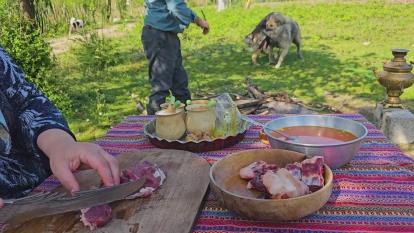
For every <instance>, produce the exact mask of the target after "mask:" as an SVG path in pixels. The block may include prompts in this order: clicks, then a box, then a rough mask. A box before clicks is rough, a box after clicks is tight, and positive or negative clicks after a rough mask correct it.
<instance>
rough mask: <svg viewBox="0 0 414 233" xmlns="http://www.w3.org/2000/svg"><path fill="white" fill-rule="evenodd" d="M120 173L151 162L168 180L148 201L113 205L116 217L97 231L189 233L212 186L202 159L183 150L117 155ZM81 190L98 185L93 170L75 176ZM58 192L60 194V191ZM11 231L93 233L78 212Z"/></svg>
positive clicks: (207, 165) (98, 181)
mask: <svg viewBox="0 0 414 233" xmlns="http://www.w3.org/2000/svg"><path fill="white" fill-rule="evenodd" d="M117 159H118V160H119V162H120V167H121V169H125V168H128V167H130V166H132V165H133V164H135V163H137V162H143V161H149V162H152V163H155V164H157V165H158V166H160V167H161V168H162V170H163V171H165V173H166V175H167V179H166V180H165V183H164V184H163V185H162V186H161V188H160V189H158V190H157V191H155V193H154V194H153V195H152V196H151V197H148V198H137V199H135V200H123V201H118V202H114V203H112V204H111V206H112V208H113V218H112V220H111V221H110V222H109V223H108V224H107V225H106V226H104V227H102V228H99V229H98V230H96V231H95V232H111V233H112V232H128V233H135V232H139V233H157V232H160V233H161V232H169V233H186V232H191V229H192V226H193V223H194V221H195V220H196V218H197V214H198V211H199V209H200V206H201V204H202V202H203V198H204V196H205V194H206V191H207V189H208V184H209V177H208V173H209V168H210V166H209V164H208V163H207V161H206V160H204V159H203V158H201V157H199V156H197V155H195V154H193V153H190V152H187V151H179V150H155V151H154V150H153V151H139V152H133V153H128V154H124V155H120V156H117ZM76 176H77V179H78V181H79V183H80V185H81V187H82V188H85V187H91V186H92V185H95V186H99V184H100V178H99V177H98V175H97V174H96V173H95V172H94V171H92V170H85V171H81V172H79V173H78V174H76ZM59 189H62V187H60V188H59ZM8 232H19V233H26V232H27V233H33V232H90V230H89V228H87V227H85V226H84V225H83V224H82V223H81V222H80V211H77V212H70V213H65V214H60V215H55V216H47V217H42V218H37V219H33V220H31V221H29V222H26V223H24V224H23V225H22V226H20V227H18V228H15V229H11V230H10V231H8Z"/></svg>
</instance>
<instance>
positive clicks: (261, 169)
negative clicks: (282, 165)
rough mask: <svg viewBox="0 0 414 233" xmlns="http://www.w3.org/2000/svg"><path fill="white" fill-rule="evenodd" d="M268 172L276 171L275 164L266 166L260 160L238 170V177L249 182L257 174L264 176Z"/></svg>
mask: <svg viewBox="0 0 414 233" xmlns="http://www.w3.org/2000/svg"><path fill="white" fill-rule="evenodd" d="M268 170H277V166H276V165H275V164H267V163H266V162H265V161H262V160H261V161H258V162H254V163H251V164H249V165H248V166H246V167H244V168H242V169H240V177H241V178H242V179H245V180H250V179H253V178H254V177H255V176H256V175H257V174H264V173H265V172H266V171H268Z"/></svg>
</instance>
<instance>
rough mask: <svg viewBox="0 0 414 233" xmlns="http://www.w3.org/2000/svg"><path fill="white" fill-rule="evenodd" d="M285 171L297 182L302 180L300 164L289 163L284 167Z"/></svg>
mask: <svg viewBox="0 0 414 233" xmlns="http://www.w3.org/2000/svg"><path fill="white" fill-rule="evenodd" d="M286 169H287V170H288V171H289V172H290V173H291V174H292V175H293V176H294V177H295V178H296V179H298V180H302V164H300V163H290V164H288V165H286Z"/></svg>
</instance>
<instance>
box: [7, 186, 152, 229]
mask: <svg viewBox="0 0 414 233" xmlns="http://www.w3.org/2000/svg"><path fill="white" fill-rule="evenodd" d="M144 184H145V178H141V179H139V180H136V181H131V182H127V183H123V184H120V185H115V186H112V187H104V188H99V189H91V190H85V191H80V192H76V193H75V194H74V195H73V196H71V195H69V194H67V193H58V192H45V193H39V194H34V195H32V196H28V197H24V198H21V199H15V200H5V203H6V205H5V206H4V207H3V208H0V225H1V224H2V223H4V224H7V225H8V226H15V225H19V224H21V223H23V222H26V221H29V220H31V219H34V218H38V217H43V216H49V215H54V214H60V213H65V212H70V211H74V210H80V209H84V208H88V207H92V206H97V205H102V204H107V203H110V202H113V201H117V200H121V199H124V198H125V197H127V196H129V195H130V194H132V193H134V192H137V191H138V190H139V189H140V188H142V186H143V185H144ZM7 203H12V204H7Z"/></svg>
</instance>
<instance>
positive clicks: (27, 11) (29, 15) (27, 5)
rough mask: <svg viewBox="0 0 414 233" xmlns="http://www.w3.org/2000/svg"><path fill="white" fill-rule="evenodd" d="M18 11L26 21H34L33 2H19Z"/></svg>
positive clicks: (23, 0) (31, 0)
mask: <svg viewBox="0 0 414 233" xmlns="http://www.w3.org/2000/svg"><path fill="white" fill-rule="evenodd" d="M20 9H21V11H22V12H23V16H24V17H25V18H26V19H28V20H33V21H34V20H35V17H36V10H35V6H34V0H20Z"/></svg>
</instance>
